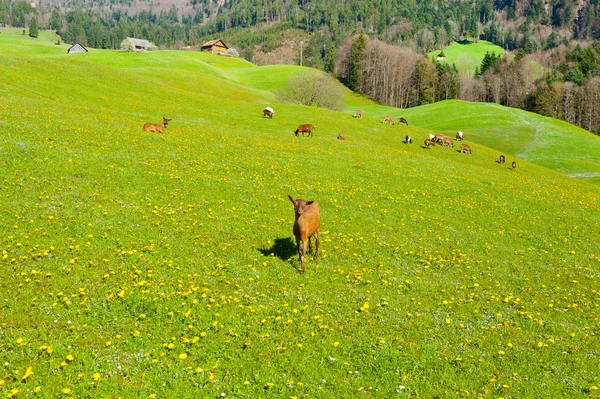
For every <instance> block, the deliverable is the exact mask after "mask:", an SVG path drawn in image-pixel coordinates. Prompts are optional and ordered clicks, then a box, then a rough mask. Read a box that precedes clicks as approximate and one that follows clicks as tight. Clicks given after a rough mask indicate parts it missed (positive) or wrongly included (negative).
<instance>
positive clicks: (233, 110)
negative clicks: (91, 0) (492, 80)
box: [0, 37, 600, 398]
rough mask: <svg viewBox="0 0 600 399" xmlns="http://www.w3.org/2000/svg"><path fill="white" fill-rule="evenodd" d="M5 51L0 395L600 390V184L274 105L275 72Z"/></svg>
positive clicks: (179, 60)
mask: <svg viewBox="0 0 600 399" xmlns="http://www.w3.org/2000/svg"><path fill="white" fill-rule="evenodd" d="M5 46H6V42H5V39H4V38H3V37H0V54H2V57H0V69H1V70H2V71H3V73H2V77H1V78H0V79H2V80H6V81H7V82H10V83H12V84H10V85H8V84H2V85H0V123H1V126H2V128H3V134H2V136H0V166H1V167H0V179H1V181H2V183H3V185H4V188H5V189H4V190H3V192H2V195H1V196H0V231H2V232H3V233H4V234H2V235H1V236H0V252H1V253H2V256H0V292H2V293H3V296H2V302H1V303H2V306H1V307H0V320H1V323H0V338H1V339H0V342H1V344H0V345H1V348H2V352H3V356H4V358H3V366H4V368H5V373H4V375H3V377H2V381H3V383H2V384H1V385H0V393H1V394H2V395H4V396H9V395H12V396H13V397H14V396H15V395H19V396H17V397H21V396H23V397H29V396H33V395H34V394H35V396H36V397H38V396H39V397H44V398H55V397H63V396H72V397H113V396H121V397H126V398H129V397H164V398H172V397H177V398H198V397H252V398H262V397H291V396H295V397H301V396H305V395H308V396H309V397H354V396H361V397H362V396H365V397H373V398H375V397H377V398H379V397H392V396H397V395H405V396H419V397H436V396H440V397H441V396H445V395H446V392H464V391H469V392H470V393H475V394H477V395H478V396H482V397H485V396H494V397H499V396H508V394H507V392H508V393H509V394H510V395H513V396H519V397H523V398H537V397H541V396H543V395H545V394H547V392H552V393H553V395H554V396H557V397H560V396H562V397H572V398H587V397H597V394H596V392H597V389H596V388H597V387H598V386H599V385H600V380H599V377H598V373H597V372H596V367H595V366H596V363H597V359H596V357H594V356H589V354H590V353H592V354H593V353H594V351H597V350H598V344H597V339H596V337H597V333H598V331H597V330H598V322H599V320H598V314H597V305H598V301H597V293H598V273H597V270H598V264H599V263H598V262H599V259H600V253H599V252H598V248H599V246H598V245H597V232H598V230H599V228H600V216H599V215H600V212H599V211H600V189H599V188H598V187H597V186H594V185H592V184H588V183H586V182H583V181H580V180H576V179H571V178H568V177H566V176H564V175H562V174H559V173H557V172H554V171H552V170H549V169H547V168H544V167H541V166H539V165H535V164H532V163H529V162H526V161H520V160H519V161H518V167H517V169H516V170H510V169H509V168H507V167H506V165H503V166H501V165H498V164H496V163H495V162H493V160H495V159H497V158H498V156H499V154H500V153H499V152H498V151H495V150H493V149H490V148H487V147H485V146H483V145H479V144H474V143H471V142H470V144H472V147H473V149H474V152H473V154H472V155H467V154H460V153H458V152H457V151H456V149H449V148H439V147H436V148H433V149H424V148H421V147H420V145H419V142H421V141H422V140H423V139H424V138H425V137H427V134H428V133H429V130H426V129H424V128H422V127H416V126H414V127H413V126H409V127H404V126H397V125H396V126H387V125H385V126H383V125H382V124H381V123H380V120H379V118H378V117H375V116H369V115H368V114H367V115H366V116H365V117H364V118H363V119H361V120H357V119H353V118H351V117H350V116H349V115H348V114H346V113H342V112H333V111H328V110H324V109H317V108H311V107H304V106H299V105H295V104H289V103H283V102H278V101H277V100H276V99H275V97H274V95H273V93H272V92H271V91H269V90H277V87H275V86H273V87H271V83H270V81H269V77H271V76H273V77H277V79H278V81H283V79H281V76H283V75H284V74H285V68H282V69H277V68H266V69H262V68H258V67H253V66H252V65H249V64H246V63H243V62H240V61H239V60H233V59H230V58H225V57H217V56H214V55H212V54H200V53H184V52H166V51H165V52H157V53H153V54H122V53H118V52H111V51H97V52H91V53H88V54H78V55H75V56H68V55H67V54H64V53H62V51H61V53H60V54H58V52H57V53H56V54H53V55H32V53H35V52H37V51H38V50H35V49H34V48H33V47H31V46H29V45H28V44H27V42H20V44H16V43H15V42H12V43H11V44H10V46H11V51H14V50H15V46H21V49H22V50H21V54H17V55H14V52H13V55H7V54H5V53H3V51H4V48H5ZM48 46H49V47H50V48H52V49H54V47H52V46H54V45H53V44H51V43H49V44H48ZM48 50H49V49H48ZM52 51H54V50H52ZM56 51H58V50H56ZM42 53H44V51H40V52H39V54H42ZM296 70H297V69H296V68H293V69H291V70H290V74H292V73H294V72H296ZM259 71H264V74H263V75H261V73H260V72H259ZM245 79H248V80H251V81H253V82H255V83H254V86H250V87H248V86H246V85H245V82H244V80H245ZM3 83H5V82H3ZM267 89H269V90H267ZM357 101H358V100H357ZM361 101H362V99H361ZM265 104H268V105H270V106H272V107H273V108H274V109H275V117H274V118H273V119H266V118H263V117H262V112H261V111H262V108H263V107H264V105H265ZM460 106H461V104H460V103H459V104H457V107H459V108H460ZM162 116H166V117H168V118H172V121H171V123H170V124H169V126H168V127H167V129H166V132H165V134H156V133H150V132H144V131H142V126H143V124H144V123H146V122H155V123H157V122H160V120H161V118H162ZM300 123H313V124H314V125H315V126H316V130H315V132H314V133H315V136H314V137H312V138H309V137H295V136H294V134H293V130H294V129H295V128H296V126H298V125H299V124H300ZM339 132H342V133H343V134H344V135H345V136H347V137H348V141H346V142H342V141H339V140H336V136H337V134H338V133H339ZM407 134H410V135H412V136H413V137H414V139H415V144H413V145H407V144H404V143H403V142H402V141H403V139H404V136H405V135H407ZM287 195H292V196H293V197H295V198H297V197H300V198H304V199H314V200H317V201H318V202H319V203H320V207H321V216H322V226H321V232H320V239H321V243H320V258H319V259H318V260H313V259H312V256H309V260H308V261H307V264H306V269H307V271H306V274H305V275H300V274H299V273H298V267H299V262H298V261H297V254H296V245H295V243H294V242H293V239H292V231H291V230H292V224H293V213H292V205H291V203H290V202H289V200H288V199H287ZM38 387H39V388H38Z"/></svg>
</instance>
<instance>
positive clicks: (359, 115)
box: [352, 109, 362, 119]
mask: <svg viewBox="0 0 600 399" xmlns="http://www.w3.org/2000/svg"><path fill="white" fill-rule="evenodd" d="M352 117H353V118H359V119H360V118H362V111H361V110H360V109H357V110H356V112H355V113H354V115H352Z"/></svg>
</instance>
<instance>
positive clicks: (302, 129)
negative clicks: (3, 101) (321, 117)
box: [294, 123, 315, 137]
mask: <svg viewBox="0 0 600 399" xmlns="http://www.w3.org/2000/svg"><path fill="white" fill-rule="evenodd" d="M314 129H315V127H314V126H313V125H311V124H310V123H307V124H306V125H300V126H298V129H296V131H295V132H294V133H295V134H296V136H297V135H298V133H302V135H303V136H304V133H308V135H309V136H311V137H312V135H313V134H312V131H313V130H314Z"/></svg>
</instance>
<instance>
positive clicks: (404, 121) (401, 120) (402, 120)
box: [398, 118, 408, 126]
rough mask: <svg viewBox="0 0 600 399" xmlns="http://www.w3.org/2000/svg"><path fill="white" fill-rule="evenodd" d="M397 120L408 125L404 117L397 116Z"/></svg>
mask: <svg viewBox="0 0 600 399" xmlns="http://www.w3.org/2000/svg"><path fill="white" fill-rule="evenodd" d="M398 122H400V123H404V124H405V125H406V126H408V121H407V120H406V119H404V118H398Z"/></svg>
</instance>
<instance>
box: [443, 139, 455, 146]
mask: <svg viewBox="0 0 600 399" xmlns="http://www.w3.org/2000/svg"><path fill="white" fill-rule="evenodd" d="M442 146H451V147H452V148H454V141H452V139H451V138H450V137H448V136H444V137H442Z"/></svg>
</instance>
